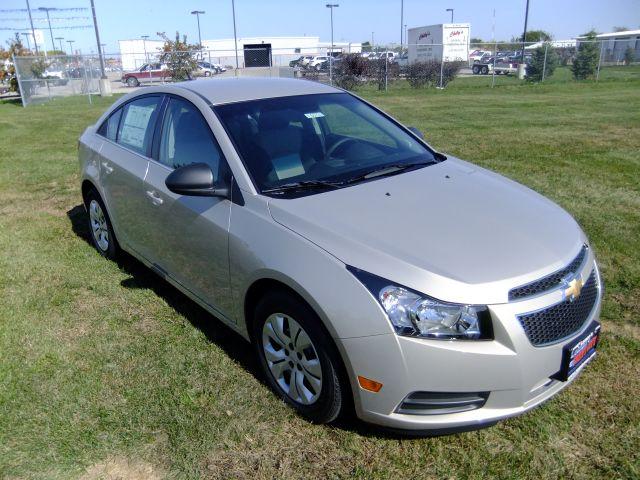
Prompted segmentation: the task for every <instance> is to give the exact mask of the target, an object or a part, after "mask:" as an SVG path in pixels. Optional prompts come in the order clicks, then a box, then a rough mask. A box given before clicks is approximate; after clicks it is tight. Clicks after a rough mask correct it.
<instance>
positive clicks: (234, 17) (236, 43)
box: [231, 0, 238, 75]
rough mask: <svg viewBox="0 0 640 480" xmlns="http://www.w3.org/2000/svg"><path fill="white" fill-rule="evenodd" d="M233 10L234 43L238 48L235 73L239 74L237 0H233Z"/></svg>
mask: <svg viewBox="0 0 640 480" xmlns="http://www.w3.org/2000/svg"><path fill="white" fill-rule="evenodd" d="M231 12H232V13H233V45H234V46H235V49H236V71H235V74H236V75H238V35H237V34H236V2H235V0H231Z"/></svg>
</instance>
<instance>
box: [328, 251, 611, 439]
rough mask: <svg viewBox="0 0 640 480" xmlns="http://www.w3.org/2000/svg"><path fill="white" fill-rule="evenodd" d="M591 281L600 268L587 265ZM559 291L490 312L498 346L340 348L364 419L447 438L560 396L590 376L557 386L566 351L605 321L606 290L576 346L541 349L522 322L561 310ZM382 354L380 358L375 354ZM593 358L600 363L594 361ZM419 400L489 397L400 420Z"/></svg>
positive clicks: (368, 342) (349, 343)
mask: <svg viewBox="0 0 640 480" xmlns="http://www.w3.org/2000/svg"><path fill="white" fill-rule="evenodd" d="M586 263H587V265H588V267H587V266H585V270H584V272H583V275H585V276H588V274H589V273H590V271H591V269H592V268H596V267H595V266H594V265H595V264H594V262H593V261H592V260H590V261H589V262H586ZM561 295H562V293H561V292H560V291H554V292H551V293H548V294H544V295H540V296H538V297H534V298H531V299H525V300H521V301H514V302H510V303H505V304H500V305H490V306H489V309H490V311H491V316H492V319H493V328H494V339H493V340H489V341H481V340H479V341H451V340H449V341H446V340H433V339H423V338H411V337H402V336H398V335H395V334H387V335H376V336H370V337H359V338H348V339H341V340H340V342H339V343H340V348H341V349H342V351H343V354H344V358H346V359H347V362H346V363H347V364H348V365H347V368H348V369H349V370H350V374H351V375H350V377H351V378H352V379H354V380H352V388H353V391H354V398H355V406H356V412H357V414H358V416H359V417H360V418H361V419H362V420H364V421H367V422H371V423H375V424H378V425H382V426H385V427H389V428H392V429H402V430H412V431H414V432H418V431H428V432H426V433H432V434H439V433H451V432H455V431H464V430H470V429H476V428H482V427H484V426H489V425H492V424H493V423H495V422H497V421H499V420H502V419H505V418H509V417H514V416H517V415H520V414H522V413H524V412H526V411H528V410H530V409H532V408H534V407H536V406H537V405H540V404H541V403H543V402H545V401H546V400H548V399H549V398H551V397H552V396H554V395H556V394H557V393H559V392H560V391H562V390H563V389H564V388H566V387H567V386H568V385H569V384H571V383H572V382H573V381H574V380H575V378H576V377H577V376H578V375H579V374H580V372H581V371H582V370H583V369H584V367H585V365H587V364H588V363H589V362H586V363H585V364H583V365H581V366H580V368H579V369H578V370H577V371H576V372H575V373H574V374H573V375H572V376H571V377H570V378H569V380H568V381H566V382H561V381H558V380H555V379H553V378H552V377H553V376H554V374H556V373H557V372H558V371H559V370H560V367H561V363H562V352H563V347H564V346H565V345H566V344H567V343H570V342H571V341H573V340H574V339H575V338H577V337H578V336H580V335H582V334H583V333H584V332H585V331H586V330H587V329H588V328H589V327H590V325H591V324H592V322H593V321H594V320H597V319H598V318H599V315H600V305H601V301H602V288H601V287H599V290H598V298H597V300H596V304H595V306H594V308H593V310H592V311H591V313H590V315H589V317H588V319H587V321H586V322H585V323H584V324H583V325H582V326H581V327H580V329H579V330H578V331H577V332H575V333H574V334H572V335H571V336H570V337H569V338H566V339H564V340H563V341H561V342H559V343H555V344H552V345H548V346H542V347H534V346H533V345H532V344H531V342H530V341H529V339H528V338H527V336H526V334H525V332H524V330H523V328H522V326H521V324H520V322H519V321H518V319H517V315H519V314H523V313H525V312H530V311H534V310H538V309H542V308H546V307H548V306H550V305H553V304H555V303H558V302H559V301H560V300H561ZM373 352H375V353H373ZM592 358H593V357H592ZM358 375H360V376H363V377H366V378H369V379H373V380H375V381H377V382H380V383H382V384H383V385H384V386H383V387H382V389H381V390H380V391H379V392H378V393H373V392H369V391H367V390H364V389H362V388H360V386H359V384H358V383H357V380H355V379H357V376H358ZM413 392H460V393H471V392H488V394H489V395H488V398H487V400H486V403H484V405H483V406H482V407H480V408H477V409H474V410H469V411H464V412H459V413H445V414H431V415H421V414H406V413H398V412H397V410H398V407H399V405H400V404H401V403H402V402H403V400H404V399H405V398H406V397H407V395H409V394H411V393H413Z"/></svg>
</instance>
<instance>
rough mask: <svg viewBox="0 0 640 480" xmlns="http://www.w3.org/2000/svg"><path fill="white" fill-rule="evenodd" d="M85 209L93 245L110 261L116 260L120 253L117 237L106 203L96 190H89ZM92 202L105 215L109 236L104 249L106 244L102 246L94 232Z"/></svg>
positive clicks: (85, 200)
mask: <svg viewBox="0 0 640 480" xmlns="http://www.w3.org/2000/svg"><path fill="white" fill-rule="evenodd" d="M84 202H85V209H86V211H87V221H88V224H89V236H90V237H91V243H92V244H93V246H94V247H95V249H96V250H97V251H98V253H100V255H102V256H103V257H106V258H108V259H110V260H115V259H116V258H117V257H118V254H119V253H120V247H119V245H118V240H116V236H115V234H114V233H113V226H112V224H111V218H109V213H108V212H107V209H106V207H105V206H104V202H103V201H102V198H100V195H99V194H98V192H96V191H95V190H94V189H91V190H89V192H88V193H87V195H86V196H85V199H84ZM91 202H97V204H98V205H99V206H100V209H101V211H102V213H103V215H104V220H105V224H106V235H107V239H108V242H107V246H106V248H104V244H103V245H101V244H100V242H99V241H98V239H97V238H96V237H97V236H96V233H95V232H94V228H93V222H92V219H91Z"/></svg>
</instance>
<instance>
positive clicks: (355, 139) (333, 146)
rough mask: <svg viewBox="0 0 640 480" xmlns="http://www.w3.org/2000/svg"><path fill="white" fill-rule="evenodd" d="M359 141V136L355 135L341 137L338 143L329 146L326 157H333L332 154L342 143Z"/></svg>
mask: <svg viewBox="0 0 640 480" xmlns="http://www.w3.org/2000/svg"><path fill="white" fill-rule="evenodd" d="M359 141H360V140H358V139H357V138H353V137H344V138H341V139H340V140H338V141H337V142H336V143H334V144H333V145H331V146H330V147H329V150H327V153H326V154H325V158H331V154H332V153H333V152H335V151H336V150H337V149H338V147H339V146H340V145H344V144H345V143H347V142H359Z"/></svg>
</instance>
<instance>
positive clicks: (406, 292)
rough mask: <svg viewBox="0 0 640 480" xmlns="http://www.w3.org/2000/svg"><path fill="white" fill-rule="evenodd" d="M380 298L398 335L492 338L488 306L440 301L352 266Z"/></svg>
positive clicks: (462, 338) (352, 269)
mask: <svg viewBox="0 0 640 480" xmlns="http://www.w3.org/2000/svg"><path fill="white" fill-rule="evenodd" d="M349 271H351V273H353V274H354V275H355V276H356V278H358V280H360V281H361V282H362V284H363V285H364V286H365V287H367V289H369V291H370V292H371V293H372V294H373V295H374V297H376V298H377V299H378V301H379V302H380V305H382V308H383V309H384V311H385V312H386V314H387V317H388V318H389V321H390V322H391V324H392V325H393V327H394V329H395V331H396V333H397V334H398V335H406V336H416V337H428V338H440V339H461V340H479V339H490V338H492V337H493V332H492V328H491V317H490V314H489V310H488V308H487V307H486V306H481V305H462V304H456V303H447V302H441V301H439V300H436V299H434V298H430V297H428V296H426V295H424V294H421V293H418V292H415V291H413V290H411V289H408V288H406V287H402V286H400V285H396V284H393V283H391V282H389V281H388V280H385V279H383V278H381V277H378V276H376V275H373V274H370V273H367V272H364V271H362V270H359V269H356V268H352V267H349Z"/></svg>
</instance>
